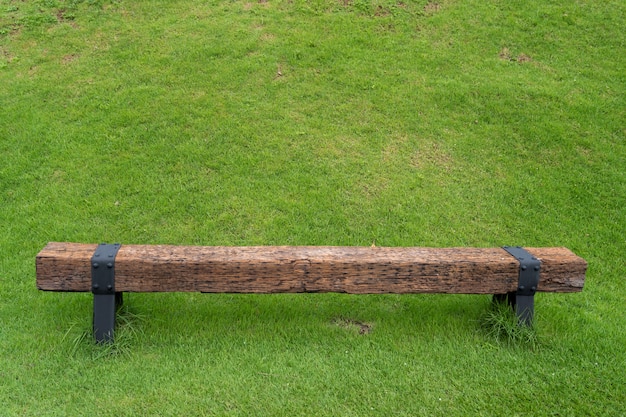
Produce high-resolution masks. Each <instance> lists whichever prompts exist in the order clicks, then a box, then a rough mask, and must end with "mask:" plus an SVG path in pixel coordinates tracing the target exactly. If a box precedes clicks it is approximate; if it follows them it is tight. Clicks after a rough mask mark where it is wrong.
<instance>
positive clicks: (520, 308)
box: [493, 291, 535, 326]
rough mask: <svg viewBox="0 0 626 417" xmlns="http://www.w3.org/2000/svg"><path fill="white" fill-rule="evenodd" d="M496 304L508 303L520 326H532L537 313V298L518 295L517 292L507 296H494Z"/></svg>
mask: <svg viewBox="0 0 626 417" xmlns="http://www.w3.org/2000/svg"><path fill="white" fill-rule="evenodd" d="M493 302H494V303H507V304H508V305H509V306H511V308H512V309H513V311H514V312H515V315H516V316H517V320H518V321H519V324H520V325H525V326H531V325H532V324H533V316H534V313H535V297H534V296H533V295H518V294H517V293H516V292H515V291H514V292H509V293H506V294H494V296H493Z"/></svg>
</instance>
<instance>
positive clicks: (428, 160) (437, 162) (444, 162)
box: [411, 142, 453, 170]
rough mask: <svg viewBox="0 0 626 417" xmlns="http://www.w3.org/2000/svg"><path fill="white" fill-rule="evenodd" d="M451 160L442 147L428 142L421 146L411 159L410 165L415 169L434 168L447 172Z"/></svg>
mask: <svg viewBox="0 0 626 417" xmlns="http://www.w3.org/2000/svg"><path fill="white" fill-rule="evenodd" d="M452 163H453V158H452V156H451V155H450V153H449V152H448V151H446V150H445V149H444V147H443V146H442V145H441V144H439V143H437V142H429V143H425V144H423V145H421V146H420V147H419V149H418V150H417V152H415V154H414V155H413V158H412V159H411V165H412V166H413V167H414V168H417V169H423V168H426V167H428V166H431V167H432V166H435V167H437V168H443V169H445V170H449V169H450V168H451V166H452Z"/></svg>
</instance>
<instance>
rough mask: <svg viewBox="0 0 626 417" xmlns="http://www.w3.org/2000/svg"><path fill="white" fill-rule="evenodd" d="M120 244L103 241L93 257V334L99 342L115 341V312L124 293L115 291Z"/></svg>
mask: <svg viewBox="0 0 626 417" xmlns="http://www.w3.org/2000/svg"><path fill="white" fill-rule="evenodd" d="M120 246H121V245H120V244H119V243H115V244H113V245H111V244H106V243H102V244H100V245H98V247H97V248H96V251H95V252H94V254H93V256H92V258H91V292H92V293H93V334H94V338H95V339H96V342H98V343H102V342H112V341H113V336H114V330H115V314H116V311H117V307H118V306H119V305H121V304H122V293H121V292H116V291H115V257H116V256H117V252H118V251H119V249H120Z"/></svg>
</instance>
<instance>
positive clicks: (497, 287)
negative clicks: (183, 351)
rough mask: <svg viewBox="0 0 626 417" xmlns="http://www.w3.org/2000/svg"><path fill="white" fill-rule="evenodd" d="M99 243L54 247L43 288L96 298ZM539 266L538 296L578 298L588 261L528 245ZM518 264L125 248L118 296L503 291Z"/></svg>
mask: <svg viewBox="0 0 626 417" xmlns="http://www.w3.org/2000/svg"><path fill="white" fill-rule="evenodd" d="M96 247H97V245H95V244H80V243H49V244H48V245H47V246H46V247H45V248H44V249H43V250H42V251H41V252H40V253H39V254H38V255H37V260H36V264H37V287H38V288H39V289H40V290H46V291H91V265H90V260H91V257H92V256H93V254H94V251H95V249H96ZM526 249H527V250H528V251H529V252H530V253H532V254H533V255H534V256H536V257H537V258H539V259H540V260H541V280H540V283H539V288H538V291H547V292H576V291H581V290H582V288H583V285H584V281H585V271H586V269H587V263H586V262H585V260H584V259H582V258H580V257H578V256H576V255H575V254H574V253H572V252H571V251H570V250H569V249H566V248H526ZM518 271H519V263H518V261H517V260H515V259H514V258H513V257H512V256H511V255H509V254H508V253H506V252H505V251H504V250H503V249H501V248H444V249H438V248H421V247H409V248H401V247H395V248H389V247H331V246H315V247H313V246H257V247H254V246H252V247H224V246H168V245H152V246H151V245H122V247H121V248H120V250H119V252H118V254H117V257H116V260H115V290H116V291H118V292H170V291H199V292H215V293H287V292H289V293H300V292H344V293H353V294H370V293H371V294H383V293H403V294H405V293H457V294H504V293H507V292H512V291H516V289H517V283H518Z"/></svg>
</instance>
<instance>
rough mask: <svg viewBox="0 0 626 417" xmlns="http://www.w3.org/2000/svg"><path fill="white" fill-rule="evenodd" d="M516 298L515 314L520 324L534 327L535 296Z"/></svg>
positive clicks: (519, 296)
mask: <svg viewBox="0 0 626 417" xmlns="http://www.w3.org/2000/svg"><path fill="white" fill-rule="evenodd" d="M515 298H516V300H515V314H516V315H517V320H518V321H519V324H520V325H525V326H532V324H533V317H534V315H535V297H534V296H533V295H517V296H515Z"/></svg>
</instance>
